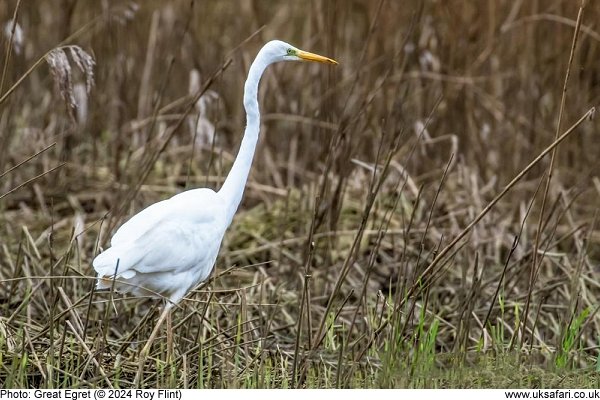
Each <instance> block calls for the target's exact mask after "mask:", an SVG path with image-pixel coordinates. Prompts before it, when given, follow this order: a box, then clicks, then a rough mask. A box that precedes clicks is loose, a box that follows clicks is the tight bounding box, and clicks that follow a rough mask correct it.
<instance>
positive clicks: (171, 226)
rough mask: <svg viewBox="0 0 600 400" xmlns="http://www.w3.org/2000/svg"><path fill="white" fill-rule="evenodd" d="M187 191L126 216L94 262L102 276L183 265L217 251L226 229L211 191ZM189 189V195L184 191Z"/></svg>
mask: <svg viewBox="0 0 600 400" xmlns="http://www.w3.org/2000/svg"><path fill="white" fill-rule="evenodd" d="M209 192H210V193H207V192H198V191H188V192H184V193H181V194H179V195H177V196H174V197H172V198H171V199H169V200H164V201H161V202H159V203H156V204H154V205H152V206H150V207H148V208H146V209H144V210H143V211H141V212H140V213H139V214H137V215H135V216H134V217H132V218H131V219H130V220H129V221H127V222H126V223H125V224H124V225H123V226H121V228H119V230H118V231H117V233H116V234H115V236H113V238H112V241H111V244H112V247H110V248H109V249H107V250H105V251H104V252H102V253H101V254H99V255H98V256H97V257H96V258H95V259H94V261H93V266H94V269H95V270H96V272H97V273H98V275H99V276H111V275H113V274H114V273H115V269H116V267H117V262H118V272H117V274H118V275H119V276H121V277H123V278H128V276H127V275H135V272H140V273H152V272H167V271H182V270H185V269H188V268H191V267H194V266H197V265H199V264H201V263H202V262H204V261H206V262H208V261H210V259H209V258H212V257H215V256H216V252H218V249H219V247H220V244H221V239H222V236H223V233H224V231H225V229H226V226H225V224H226V222H225V217H224V211H223V209H224V207H223V204H222V202H220V201H219V198H218V196H217V194H216V193H215V192H213V191H209ZM184 194H185V195H184Z"/></svg>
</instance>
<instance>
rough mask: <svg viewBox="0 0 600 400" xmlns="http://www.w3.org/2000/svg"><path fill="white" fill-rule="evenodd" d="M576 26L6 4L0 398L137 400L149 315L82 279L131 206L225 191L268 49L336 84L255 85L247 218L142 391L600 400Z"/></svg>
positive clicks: (588, 14)
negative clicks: (433, 393)
mask: <svg viewBox="0 0 600 400" xmlns="http://www.w3.org/2000/svg"><path fill="white" fill-rule="evenodd" d="M581 5H582V4H579V2H575V1H567V0H555V1H545V2H539V1H512V2H508V1H503V2H499V1H492V0H490V1H479V2H463V1H444V2H440V1H416V0H414V1H413V0H410V1H401V2H400V1H389V0H388V1H385V0H381V1H378V2H374V1H367V0H364V1H363V0H352V1H350V0H348V1H341V0H331V1H330V0H327V1H326V0H312V1H305V2H296V1H288V2H285V1H284V2H275V1H266V0H264V1H259V0H253V1H242V2H237V1H230V0H226V1H218V2H217V1H183V0H179V1H172V2H163V1H157V0H150V1H138V2H133V1H97V2H96V1H82V0H80V1H76V0H60V1H59V0H57V1H43V0H28V1H22V2H21V1H17V0H9V1H3V2H1V3H0V23H2V24H3V25H2V35H3V36H2V37H3V41H2V47H1V49H0V54H2V57H0V67H1V68H2V79H1V82H0V210H1V212H0V220H1V223H0V247H1V249H0V383H1V385H2V387H131V386H133V378H134V375H135V372H136V370H137V369H138V364H139V363H140V362H143V361H141V360H140V357H139V351H140V349H141V347H142V346H143V343H144V342H145V340H146V339H147V338H148V336H149V334H150V331H151V330H152V328H153V327H154V321H155V320H156V317H157V314H158V308H159V307H160V305H161V304H160V302H157V301H153V300H149V299H140V298H132V297H129V296H123V295H121V294H118V293H112V292H111V293H100V292H95V291H94V274H93V270H92V267H91V260H92V259H93V257H94V256H95V255H96V254H97V253H98V252H99V248H105V247H106V246H108V241H109V238H110V235H111V233H112V232H113V231H114V230H115V229H116V227H117V226H118V225H119V224H120V223H122V222H123V221H125V220H126V219H127V217H128V216H131V215H133V214H134V213H135V212H137V211H139V210H141V209H142V208H143V207H145V206H147V205H149V204H151V203H153V202H156V201H158V200H161V199H164V198H167V197H169V196H171V195H173V194H175V193H178V192H180V191H181V190H184V189H186V188H193V187H199V186H208V187H211V188H214V189H218V188H219V187H220V184H221V183H222V181H223V177H224V176H225V175H226V174H227V172H228V171H229V167H230V165H231V163H232V160H233V159H234V157H235V154H236V152H237V148H238V145H239V142H240V140H241V135H242V133H243V127H244V115H245V114H244V109H243V106H242V102H241V98H242V90H243V83H244V81H245V79H246V73H247V69H248V67H249V64H250V63H251V61H252V60H253V58H254V56H255V54H256V52H257V51H258V49H259V48H260V47H261V46H262V44H263V43H264V42H266V41H268V40H271V39H274V38H278V39H282V40H285V41H288V42H290V43H292V44H294V45H296V46H298V47H300V48H303V49H306V50H309V51H314V52H317V53H320V54H324V55H327V56H330V57H333V58H335V59H337V60H338V61H339V63H340V65H339V66H338V67H337V68H327V67H323V66H319V65H308V64H292V65H290V64H286V65H276V66H274V67H272V68H271V70H270V71H269V72H268V73H267V75H266V76H265V77H264V78H263V80H262V83H261V92H260V102H261V107H262V114H263V123H262V132H261V141H260V145H259V147H258V149H257V154H256V158H255V162H254V165H253V169H252V172H251V176H250V179H249V183H248V186H247V189H246V193H245V198H244V202H243V204H242V207H241V209H240V211H239V212H238V214H237V216H236V218H235V220H234V223H233V225H232V227H231V229H230V230H229V232H228V234H227V236H226V238H225V241H224V243H223V247H222V250H221V254H220V257H219V259H218V261H217V265H216V268H215V271H214V273H213V276H212V278H211V280H210V282H208V283H207V284H206V285H204V286H202V287H200V288H197V290H195V291H194V292H193V293H190V294H189V295H188V297H187V298H186V300H185V301H183V302H182V303H181V304H180V307H179V308H178V309H177V310H176V312H175V315H174V327H173V333H174V338H175V342H174V346H173V349H168V348H167V346H166V344H165V341H162V340H161V341H157V342H156V343H155V344H154V346H153V349H152V354H151V357H150V358H149V359H148V360H146V361H145V365H144V375H143V379H142V381H141V383H140V385H141V386H143V387H181V388H183V387H186V388H187V387H189V388H195V387H228V388H229V387H267V388H280V387H493V386H498V387H506V386H513V387H557V386H586V387H588V386H591V387H595V386H597V385H598V375H597V372H596V371H597V370H598V368H599V367H598V366H599V365H600V363H599V361H598V349H599V347H598V332H599V331H600V329H599V328H600V326H599V325H600V319H599V318H598V315H597V311H598V304H599V303H598V296H600V288H599V283H598V279H597V276H598V259H599V249H600V247H599V240H600V239H599V238H600V236H599V232H598V221H597V218H598V217H597V211H598V204H599V202H598V198H599V196H598V195H599V191H600V180H599V179H598V174H597V171H598V170H599V169H598V167H599V160H600V158H598V152H599V143H600V142H599V137H598V132H597V126H598V122H597V120H594V119H593V118H591V117H592V116H593V107H594V106H595V105H596V104H597V103H598V100H599V98H600V61H599V60H600V46H599V44H600V33H599V32H598V21H600V6H599V5H598V3H597V2H594V1H590V2H589V4H587V5H586V7H585V8H584V9H581V8H580V6H581ZM15 17H16V19H15ZM15 20H16V22H17V23H18V25H15V24H13V21H15ZM575 38H576V40H574V39H575ZM567 71H569V75H568V80H566V77H567ZM565 82H566V85H565ZM564 88H566V91H564ZM569 127H573V129H571V130H570V131H569ZM567 131H568V132H570V133H569V134H568V137H566V139H565V140H564V141H562V142H561V143H560V144H558V145H557V146H556V147H554V150H553V151H550V149H549V146H551V145H552V144H553V142H554V140H555V138H556V137H558V135H560V134H562V133H564V132H567ZM544 150H548V151H547V152H548V154H547V156H546V157H544V158H543V159H541V160H540V161H539V162H536V163H535V164H533V165H531V166H530V167H528V165H529V163H530V162H531V161H533V160H534V159H535V157H536V156H537V155H538V154H540V153H542V152H543V151H544ZM551 159H552V160H553V161H551ZM519 174H520V175H521V178H520V179H519V180H518V181H516V182H514V183H511V184H510V185H509V187H508V189H509V190H508V191H507V192H506V194H503V195H502V196H499V195H500V194H501V193H503V189H504V188H505V187H507V185H508V184H509V182H511V180H512V179H513V178H514V177H515V176H517V175H519ZM549 176H550V177H551V179H548V177H549ZM492 201H493V207H491V208H489V209H486V206H487V205H488V204H490V202H492ZM473 222H477V223H476V224H473V225H472V227H470V225H469V224H472V223H473ZM467 227H469V229H465V228H467ZM163 333H164V330H163Z"/></svg>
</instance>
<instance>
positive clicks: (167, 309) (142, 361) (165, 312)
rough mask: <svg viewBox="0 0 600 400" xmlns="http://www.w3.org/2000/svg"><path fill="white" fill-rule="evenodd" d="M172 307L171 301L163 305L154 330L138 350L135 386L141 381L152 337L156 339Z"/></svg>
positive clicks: (152, 340)
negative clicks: (139, 350)
mask: <svg viewBox="0 0 600 400" xmlns="http://www.w3.org/2000/svg"><path fill="white" fill-rule="evenodd" d="M172 307H173V303H167V304H166V305H165V308H164V309H163V312H162V314H160V317H159V318H158V322H156V326H155V327H154V330H153V331H152V333H151V334H150V337H149V338H148V341H147V342H146V344H145V345H144V348H143V349H142V351H141V352H140V359H139V364H138V371H137V373H136V375H135V380H134V381H133V384H134V386H136V387H137V386H139V384H140V382H141V379H142V375H143V373H144V365H145V364H146V358H148V355H149V354H150V348H151V347H152V342H154V339H156V335H157V334H158V331H159V330H160V326H161V325H162V323H163V322H164V320H165V318H166V317H167V316H169V315H170V311H171V308H172Z"/></svg>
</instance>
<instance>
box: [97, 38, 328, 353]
mask: <svg viewBox="0 0 600 400" xmlns="http://www.w3.org/2000/svg"><path fill="white" fill-rule="evenodd" d="M294 60H308V61H318V62H325V63H331V64H337V63H336V62H335V61H334V60H331V59H329V58H326V57H322V56H318V55H316V54H312V53H307V52H304V51H302V50H298V49H296V48H295V47H293V46H291V45H289V44H287V43H284V42H281V41H278V40H274V41H271V42H269V43H267V44H266V45H265V46H264V47H263V48H262V49H261V50H260V52H259V53H258V55H257V57H256V59H255V60H254V62H253V63H252V65H251V67H250V71H249V72H248V79H247V80H246V84H245V87H244V107H245V109H246V120H247V124H246V130H245V132H244V137H243V139H242V144H241V145H240V150H239V152H238V155H237V157H236V160H235V162H234V164H233V166H232V168H231V171H230V172H229V175H228V176H227V179H226V180H225V182H224V183H223V187H222V188H221V190H219V192H214V191H213V190H210V189H194V190H188V191H186V192H183V193H180V194H178V195H175V196H173V197H172V198H170V199H168V200H163V201H160V202H158V203H156V204H153V205H151V206H149V207H148V208H146V209H144V210H142V211H141V212H140V213H138V214H136V215H134V216H133V217H132V218H131V219H130V220H129V221H127V222H126V223H125V224H123V225H122V226H121V227H120V228H119V229H118V230H117V232H116V233H115V234H114V236H113V237H112V240H111V247H110V248H108V249H107V250H105V251H104V252H102V253H101V254H99V255H98V256H97V257H96V258H95V259H94V261H93V266H94V269H95V270H96V272H97V274H98V285H97V286H98V288H99V289H106V288H111V287H112V286H113V277H115V276H116V281H115V282H114V285H115V287H116V289H117V290H119V291H121V292H128V293H132V294H134V295H151V296H155V297H163V298H166V299H168V300H169V302H170V303H168V304H167V307H166V309H165V312H167V311H168V309H169V308H170V307H171V306H172V305H173V304H175V303H177V302H179V301H180V300H181V299H182V298H183V297H184V296H185V294H186V293H187V292H188V291H189V290H191V289H193V288H194V287H195V286H196V285H198V284H199V283H200V282H202V281H204V280H206V279H207V278H208V276H209V275H210V273H211V271H212V269H213V266H214V263H215V260H216V258H217V255H218V252H219V247H220V246H221V241H222V240H223V235H224V234H225V231H226V229H227V228H228V227H229V225H230V223H231V220H232V218H233V216H234V214H235V212H236V210H237V208H238V205H239V203H240V201H241V199H242V195H243V192H244V186H245V184H246V180H247V178H248V173H249V171H250V166H251V164H252V159H253V156H254V151H255V149H256V142H257V140H258V135H259V131H260V114H259V108H258V101H257V93H258V83H259V81H260V77H261V76H262V74H263V72H264V70H265V68H266V67H267V66H268V65H270V64H272V63H274V62H277V61H294ZM160 321H162V317H161V319H160V320H159V324H160ZM157 328H158V326H157ZM154 334H155V332H153V335H154ZM150 342H151V340H149V343H148V344H147V346H149V344H150Z"/></svg>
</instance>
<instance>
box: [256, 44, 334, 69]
mask: <svg viewBox="0 0 600 400" xmlns="http://www.w3.org/2000/svg"><path fill="white" fill-rule="evenodd" d="M262 52H265V53H266V55H267V57H268V59H270V61H271V62H278V61H316V62H321V63H326V64H335V65H337V61H335V60H333V59H331V58H328V57H323V56H320V55H318V54H314V53H309V52H308V51H304V50H300V49H298V48H296V47H294V46H292V45H291V44H289V43H286V42H282V41H281V40H271V41H270V42H269V43H267V44H266V45H265V46H264V47H263V48H262V50H261V53H262Z"/></svg>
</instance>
